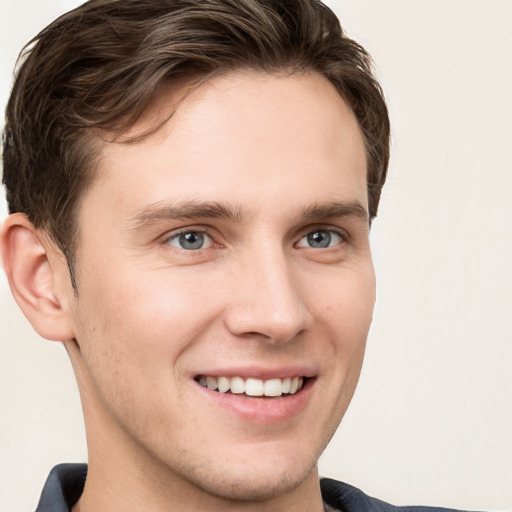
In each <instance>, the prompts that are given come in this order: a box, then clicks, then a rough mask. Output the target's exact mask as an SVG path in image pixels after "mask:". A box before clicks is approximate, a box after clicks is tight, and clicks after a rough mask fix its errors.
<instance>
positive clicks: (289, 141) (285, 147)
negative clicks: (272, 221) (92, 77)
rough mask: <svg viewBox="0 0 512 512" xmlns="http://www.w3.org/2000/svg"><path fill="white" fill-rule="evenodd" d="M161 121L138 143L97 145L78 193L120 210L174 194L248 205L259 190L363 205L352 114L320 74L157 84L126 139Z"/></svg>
mask: <svg viewBox="0 0 512 512" xmlns="http://www.w3.org/2000/svg"><path fill="white" fill-rule="evenodd" d="M166 119H168V120H167V121H166V122H165V123H164V124H163V125H162V127H161V128H160V129H159V130H158V131H157V132H156V133H154V134H153V135H151V136H149V137H148V138H146V139H144V140H143V141H142V142H137V143H129V144H126V143H107V144H105V145H104V147H103V150H102V157H101V159H100V163H99V168H98V177H97V179H96V181H95V183H94V185H93V186H92V187H91V190H90V191H89V192H88V193H91V192H92V194H100V195H102V191H103V195H104V199H106V200H108V201H109V203H112V200H113V199H114V198H115V200H116V204H117V205H119V206H120V207H121V208H127V209H129V207H130V206H132V207H134V206H135V205H138V206H140V207H144V205H143V204H141V203H142V202H147V203H155V202H158V201H165V200H169V199H170V200H174V199H177V196H180V198H181V199H200V200H205V201H229V202H237V203H242V204H244V203H245V207H246V208H247V209H249V210H250V208H251V204H252V202H254V203H255V204H260V203H261V201H262V200H263V198H265V197H272V198H274V199H276V198H283V199H284V198H285V197H286V200H287V201H289V200H290V198H292V199H293V198H295V199H296V202H297V206H298V207H304V203H308V202H314V201H318V202H322V201H324V200H325V199H326V197H325V196H326V195H338V196H340V197H329V198H327V199H331V200H337V199H340V200H350V201H351V200H357V201H359V202H360V203H362V204H363V205H364V206H365V207H366V206H367V198H366V155H365V148H364V142H363V139H362V136H361V132H360V130H359V126H358V123H357V120H356V119H355V116H354V114H353V112H352V111H351V109H350V108H349V107H348V106H347V105H346V103H345V102H344V101H343V99H342V98H341V96H340V94H339V93H338V92H337V91H336V90H335V88H334V86H333V85H332V84H331V83H330V82H329V81H328V80H327V79H326V78H324V77H322V76H320V75H317V74H293V75H286V76H280V75H268V74H262V73H256V72H246V73H241V72H239V73H230V74H226V75H223V76H218V77H215V78H213V79H211V80H209V81H207V82H205V83H203V84H201V85H200V86H198V87H196V88H190V87H189V88H187V87H181V88H180V89H178V90H164V91H162V92H161V93H160V94H159V96H158V97H157V98H155V100H154V102H153V104H152V106H151V108H150V109H148V111H147V112H146V114H145V116H144V118H143V119H141V121H140V122H139V123H138V124H137V125H136V126H134V127H133V129H132V130H131V131H130V132H128V133H127V137H131V136H136V135H137V134H138V133H141V132H144V131H145V130H148V129H151V127H152V126H155V125H158V124H159V123H161V122H163V121H164V120H166ZM305 183H307V185H308V186H307V187H304V185H305ZM315 195H317V196H318V197H317V198H315ZM306 196H307V197H306ZM343 196H347V197H343Z"/></svg>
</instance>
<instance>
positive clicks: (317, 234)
mask: <svg viewBox="0 0 512 512" xmlns="http://www.w3.org/2000/svg"><path fill="white" fill-rule="evenodd" d="M342 242H343V237H342V236H341V234H340V233H338V232H337V231H333V230H332V229H317V230H316V231H311V233H308V234H307V235H306V236H303V237H302V238H301V239H300V240H299V241H298V242H297V247H311V248H313V249H328V248H329V247H334V246H336V245H340V244H341V243H342Z"/></svg>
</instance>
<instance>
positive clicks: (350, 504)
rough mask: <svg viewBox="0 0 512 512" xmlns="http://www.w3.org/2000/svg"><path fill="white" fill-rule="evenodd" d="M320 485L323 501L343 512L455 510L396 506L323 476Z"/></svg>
mask: <svg viewBox="0 0 512 512" xmlns="http://www.w3.org/2000/svg"><path fill="white" fill-rule="evenodd" d="M320 485H321V487H322V496H323V499H324V501H325V503H326V504H327V505H329V506H331V507H334V508H335V509H337V510H340V511H343V512H456V511H455V510H454V509H448V508H441V507H424V506H405V507H404V506H402V507H398V506H395V505H391V504H389V503H386V502H384V501H382V500H379V499H377V498H372V497H371V496H368V495H367V494H365V493H364V492H363V491H361V490H359V489H357V488H356V487H353V486H352V485H349V484H345V483H343V482H338V481H336V480H332V479H330V478H323V479H322V480H321V481H320Z"/></svg>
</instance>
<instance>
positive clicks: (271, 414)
mask: <svg viewBox="0 0 512 512" xmlns="http://www.w3.org/2000/svg"><path fill="white" fill-rule="evenodd" d="M315 382H316V379H314V378H310V379H308V380H307V381H306V383H305V384H304V387H303V388H302V389H301V390H300V391H298V392H297V393H295V394H294V395H283V396H281V397H277V398H265V397H249V396H247V395H244V394H233V393H220V392H218V391H212V390H210V389H208V388H205V387H203V386H201V385H200V384H197V383H196V385H197V386H198V388H199V390H200V391H202V392H203V393H204V395H205V396H206V397H207V398H208V399H209V400H212V401H213V402H214V403H215V405H216V406H218V407H222V408H223V409H226V410H228V411H229V412H230V413H232V414H235V415H236V416H237V417H238V418H240V419H242V420H243V421H247V422H251V423H260V424H273V423H281V422H283V421H286V420H289V419H292V418H294V417H295V416H298V415H299V414H300V413H301V412H302V411H303V410H304V409H305V408H306V406H307V404H308V402H309V400H310V398H311V395H312V391H313V386H314V383H315Z"/></svg>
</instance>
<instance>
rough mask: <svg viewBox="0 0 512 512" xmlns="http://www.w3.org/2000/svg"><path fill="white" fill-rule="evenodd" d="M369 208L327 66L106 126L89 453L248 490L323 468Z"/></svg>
mask: <svg viewBox="0 0 512 512" xmlns="http://www.w3.org/2000/svg"><path fill="white" fill-rule="evenodd" d="M177 98H178V95H177V94H176V93H174V95H173V94H172V93H168V94H167V93H166V94H162V96H161V97H160V98H159V99H158V101H157V104H156V107H155V110H154V111H153V112H150V113H149V114H148V119H149V120H150V121H151V122H153V121H155V116H156V117H158V116H157V114H156V112H157V109H160V113H162V114H163V115H165V114H166V113H168V112H169V111H170V110H169V109H171V106H172V105H173V104H174V103H175V102H176V100H177ZM166 109H167V110H166ZM153 114H154V115H153ZM146 121H147V120H146ZM146 121H143V122H146ZM143 122H142V123H143ZM135 128H136V130H135V132H136V131H137V129H138V128H144V126H142V125H141V126H139V127H135ZM365 211H367V190H366V157H365V149H364V144H363V140H362V137H361V134H360V131H359V129H358V125H357V122H356V120H355V117H354V115H353V114H352V112H351V111H350V109H349V108H348V107H347V106H346V104H345V103H344V102H343V100H342V99H341V98H340V96H339V95H338V93H337V92H336V91H335V90H334V88H333V87H332V85H331V84H330V83H329V82H328V81H327V80H326V79H325V78H322V77H320V76H317V75H293V76H286V77H280V76H268V75H263V74H256V73H247V74H241V73H240V74H230V75H225V76H222V77H217V78H215V79H212V80H210V81H209V82H207V83H205V84H203V85H202V86H201V87H199V88H198V89H196V90H195V91H194V92H192V93H191V94H190V95H189V96H188V97H187V98H186V99H185V100H184V101H183V102H182V103H181V104H180V106H179V108H178V109H177V111H176V112H175V114H174V115H173V117H172V119H171V120H170V121H169V122H168V123H167V124H166V125H165V126H164V127H163V128H162V129H161V130H160V131H158V132H157V133H156V134H155V135H153V136H151V137H150V138H148V139H146V140H144V141H143V142H141V143H135V144H120V143H111V144H105V146H104V149H103V150H102V158H101V160H100V163H99V169H98V174H97V178H96V179H95V182H94V183H93V185H92V186H91V188H90V189H89V190H88V191H87V192H86V194H85V196H84V198H83V201H82V203H81V209H80V212H79V224H80V247H79V251H78V255H77V281H78V291H79V296H78V298H76V300H75V299H73V300H72V307H71V309H70V313H69V314H70V318H71V321H72V323H73V328H74V331H75V336H76V339H77V343H78V346H79V348H80V352H78V351H77V350H73V348H72V349H71V350H70V352H71V355H72V360H73V364H74V366H75V371H76V372H77V376H78V381H79V384H80V388H81V392H82V398H83V402H84V411H85V418H86V424H87V428H88V439H89V445H90V450H91V453H90V462H91V465H92V464H96V465H98V463H99V462H101V463H102V464H104V465H107V466H108V465H109V464H110V465H111V466H112V464H116V463H119V461H122V462H123V464H124V467H125V468H131V469H130V471H139V472H140V474H141V475H144V478H151V479H153V480H154V479H158V478H160V477H162V475H165V477H166V478H171V479H172V478H175V479H177V480H182V481H183V482H186V483H187V484H190V483H192V485H193V486H198V487H200V488H202V489H204V490H207V491H208V492H210V493H213V494H216V495H220V496H225V497H231V498H236V497H238V498H242V499H258V498H263V497H265V496H267V497H268V496H272V495H276V494H279V493H283V492H286V491H289V490H291V489H293V488H295V487H296V486H297V485H299V484H300V483H301V482H303V481H304V480H306V479H307V478H308V476H309V477H312V475H316V472H315V471H314V469H315V467H316V461H317V459H318V457H319V455H320V453H321V452H322V451H323V449H324V448H325V446H326V444H327V443H328V441H329V439H330V437H331V436H332V434H333V433H334V431H335V429H336V427H337V425H338V423H339V421H340V419H341V417H342V416H343V414H344V412H345V410H346V408H347V406H348V404H349V401H350V399H351V397H352V394H353V391H354V389H355V386H356V382H357V379H358V376H359V372H360V368H361V364H362V360H363V352H364V346H365V340H366V336H367V333H368V329H369V326H370V322H371V318H372V310H373V304H374V273H373V266H372V261H371V255H370V248H369V241H368V219H367V217H366V214H365ZM70 293H71V292H70ZM297 378H298V379H297ZM205 380H206V381H207V383H208V384H209V385H210V387H214V386H216V385H217V386H220V387H221V388H222V391H224V392H221V391H219V390H214V389H209V388H208V387H205V386H204V384H205ZM294 381H295V384H294ZM297 381H299V384H298V386H299V390H298V391H296V392H295V393H293V394H292V393H291V392H293V391H294V389H293V388H294V386H297V384H296V383H297ZM301 383H302V384H301ZM244 385H245V386H246V388H245V389H246V391H247V394H245V393H243V392H241V391H242V389H243V386H244ZM301 385H302V388H301ZM227 386H230V388H229V390H228V391H226V387H227ZM290 386H291V387H292V389H290ZM262 389H263V390H264V389H266V390H267V393H268V394H269V395H278V396H260V395H261V393H262ZM248 394H249V395H256V396H248ZM113 461H117V462H113ZM148 475H150V476H148Z"/></svg>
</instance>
